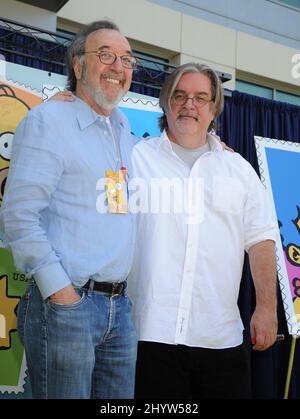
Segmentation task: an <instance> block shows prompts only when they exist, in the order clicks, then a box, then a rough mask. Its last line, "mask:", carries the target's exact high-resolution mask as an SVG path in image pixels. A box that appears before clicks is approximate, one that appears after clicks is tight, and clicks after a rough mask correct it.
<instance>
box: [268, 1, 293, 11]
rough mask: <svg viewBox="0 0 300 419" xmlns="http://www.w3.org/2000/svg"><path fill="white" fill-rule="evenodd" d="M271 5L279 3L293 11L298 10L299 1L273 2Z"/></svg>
mask: <svg viewBox="0 0 300 419" xmlns="http://www.w3.org/2000/svg"><path fill="white" fill-rule="evenodd" d="M271 1H272V0H271ZM272 3H281V4H282V5H286V6H290V7H292V8H294V9H299V10H300V0H273V1H272Z"/></svg>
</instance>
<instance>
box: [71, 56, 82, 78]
mask: <svg viewBox="0 0 300 419" xmlns="http://www.w3.org/2000/svg"><path fill="white" fill-rule="evenodd" d="M73 70H74V73H75V77H76V79H77V80H80V79H81V77H82V65H81V64H80V60H79V57H74V58H73Z"/></svg>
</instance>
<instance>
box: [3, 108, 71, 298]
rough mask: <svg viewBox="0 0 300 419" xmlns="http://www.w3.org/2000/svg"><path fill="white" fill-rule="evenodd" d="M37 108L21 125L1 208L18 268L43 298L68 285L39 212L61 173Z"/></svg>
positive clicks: (58, 154) (60, 159) (59, 151)
mask: <svg viewBox="0 0 300 419" xmlns="http://www.w3.org/2000/svg"><path fill="white" fill-rule="evenodd" d="M55 128H56V129H55V130H54V129H53V127H51V125H50V124H49V123H47V121H45V118H44V117H43V113H41V112H39V111H36V110H34V111H31V112H29V113H28V114H27V115H26V117H25V118H24V119H23V121H22V122H21V124H20V125H19V127H18V129H17V131H16V133H15V136H14V141H13V149H12V158H11V162H10V169H9V174H8V178H7V183H6V187H5V194H4V200H3V205H2V207H1V209H0V229H1V230H2V231H3V234H4V243H5V244H6V245H7V246H8V247H10V248H11V250H12V252H13V256H14V261H15V264H16V266H17V267H18V269H20V270H21V271H23V272H24V273H26V275H27V277H32V276H33V275H34V279H35V281H36V283H37V285H38V287H39V289H40V291H41V294H42V296H43V298H44V299H45V298H47V297H48V296H49V295H51V294H53V293H54V292H56V291H58V290H59V289H61V288H63V287H65V286H67V285H68V284H70V283H71V280H70V278H69V277H68V275H67V274H66V272H65V271H64V269H63V266H62V265H61V263H60V258H59V256H58V255H57V254H56V252H55V250H54V249H53V248H52V247H51V244H50V243H49V241H48V239H47V234H46V231H45V227H44V225H43V222H42V219H43V217H42V214H43V211H44V210H45V208H47V207H48V206H49V203H50V202H51V199H52V196H53V193H54V192H55V190H56V188H57V186H58V184H59V181H60V178H61V176H62V173H63V171H64V151H63V147H64V145H63V144H61V142H60V141H59V138H57V137H58V132H59V130H58V129H57V128H58V127H55Z"/></svg>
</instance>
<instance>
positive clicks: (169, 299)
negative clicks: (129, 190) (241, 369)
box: [128, 133, 278, 348]
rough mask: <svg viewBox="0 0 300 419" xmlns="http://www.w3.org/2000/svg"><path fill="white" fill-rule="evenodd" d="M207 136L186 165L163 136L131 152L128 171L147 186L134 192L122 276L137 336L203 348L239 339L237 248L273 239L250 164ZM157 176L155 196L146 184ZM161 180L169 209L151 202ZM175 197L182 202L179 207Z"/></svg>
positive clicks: (271, 219) (273, 224)
mask: <svg viewBox="0 0 300 419" xmlns="http://www.w3.org/2000/svg"><path fill="white" fill-rule="evenodd" d="M208 140H209V143H210V147H211V151H208V152H206V153H204V154H203V155H201V156H200V157H199V158H198V160H197V161H196V162H195V164H194V166H193V167H192V169H191V170H190V169H189V168H188V167H187V165H186V164H185V163H184V162H182V160H181V159H180V158H179V157H178V156H177V155H176V154H175V153H174V152H173V150H172V147H171V144H170V141H169V139H168V137H167V135H166V133H163V134H162V135H161V137H157V138H152V139H150V140H142V141H140V142H139V143H138V144H137V145H136V146H135V147H134V149H133V155H132V161H133V173H134V176H135V177H136V178H141V179H143V181H144V182H145V183H146V184H147V185H148V190H147V192H146V193H145V191H144V192H143V193H140V196H141V199H144V201H145V202H147V203H148V207H147V205H144V207H143V212H141V213H139V214H138V215H137V242H136V250H135V258H134V264H133V269H132V272H131V274H130V277H129V281H128V283H129V293H130V296H131V298H132V300H133V309H134V310H133V312H134V318H135V323H136V326H137V330H138V336H139V340H143V341H152V342H161V343H168V344H184V345H188V346H193V347H203V348H228V347H234V346H237V345H239V344H241V342H242V331H243V324H242V321H241V318H240V313H239V309H238V306H237V299H238V294H239V286H240V280H241V275H242V268H243V261H244V251H245V250H246V251H247V250H248V249H249V248H250V247H251V246H252V245H254V244H256V243H258V242H261V241H263V240H267V239H271V240H274V241H275V239H276V235H277V234H278V230H277V223H276V220H275V218H274V216H273V213H272V211H271V210H270V206H269V202H268V200H267V197H266V193H265V190H264V188H263V186H262V184H261V182H260V180H259V178H258V176H257V175H256V173H255V171H254V170H253V168H252V167H251V165H250V164H249V163H248V162H247V161H246V160H244V159H243V158H242V157H241V156H240V155H239V154H237V153H230V152H228V151H223V149H222V146H221V145H220V144H219V143H218V142H217V141H216V140H215V139H214V138H213V136H208ZM159 179H160V180H162V179H163V182H161V191H160V192H161V195H159V194H158V193H157V189H155V188H152V186H153V185H154V184H155V185H156V186H157V180H159ZM168 182H169V184H170V183H172V185H173V186H174V185H175V186H174V188H175V189H176V187H177V190H176V191H175V189H173V190H172V193H171V194H170V196H171V197H173V201H174V206H173V208H172V205H170V208H171V210H170V211H167V209H166V207H164V208H163V205H158V204H161V202H158V201H159V199H160V198H161V196H164V197H165V196H166V194H168V190H167V187H166V184H167V183H168ZM180 184H181V185H182V190H183V192H182V191H181V192H182V193H180V187H179V186H178V185H180ZM144 189H145V188H144ZM154 191H155V192H154ZM178 191H179V192H178ZM176 192H177V193H176ZM143 194H144V195H143ZM146 198H147V199H146ZM180 201H181V202H180ZM182 201H184V203H185V204H186V205H185V208H183V209H180V205H179V204H180V203H181V204H182ZM153 202H154V203H156V204H157V205H153ZM188 203H189V204H188ZM176 205H177V206H176ZM159 206H160V209H158V208H159ZM162 208H163V209H162ZM174 208H175V209H174ZM191 208H194V211H192V210H191Z"/></svg>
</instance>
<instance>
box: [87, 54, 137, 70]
mask: <svg viewBox="0 0 300 419" xmlns="http://www.w3.org/2000/svg"><path fill="white" fill-rule="evenodd" d="M84 54H95V55H97V57H98V58H99V61H100V62H101V63H102V64H106V65H111V64H113V63H114V62H115V61H116V59H117V58H118V57H120V59H121V62H122V65H123V67H125V68H130V69H134V68H136V66H137V59H136V58H135V57H134V56H133V55H130V54H125V55H117V54H115V53H114V52H111V51H85V52H84Z"/></svg>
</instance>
